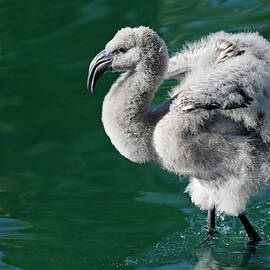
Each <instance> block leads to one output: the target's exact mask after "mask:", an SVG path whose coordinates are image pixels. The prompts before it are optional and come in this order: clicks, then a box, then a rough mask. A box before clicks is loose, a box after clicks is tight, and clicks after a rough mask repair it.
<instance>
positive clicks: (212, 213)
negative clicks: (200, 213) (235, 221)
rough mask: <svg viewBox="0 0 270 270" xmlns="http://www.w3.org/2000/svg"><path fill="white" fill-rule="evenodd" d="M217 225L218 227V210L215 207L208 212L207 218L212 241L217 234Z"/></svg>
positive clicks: (208, 231)
mask: <svg viewBox="0 0 270 270" xmlns="http://www.w3.org/2000/svg"><path fill="white" fill-rule="evenodd" d="M215 225H216V209H215V207H214V208H213V209H211V210H208V217H207V234H208V238H210V239H212V238H213V237H214V233H215Z"/></svg>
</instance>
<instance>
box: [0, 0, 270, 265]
mask: <svg viewBox="0 0 270 270" xmlns="http://www.w3.org/2000/svg"><path fill="white" fill-rule="evenodd" d="M0 3H1V9H0V18H1V19H0V85H1V93H0V111H1V114H0V115H1V116H0V142H1V151H0V157H1V163H0V172H1V173H0V191H1V192H0V240H1V241H0V268H1V269H10V270H11V269H12V270H15V269H16V270H17V269H24V270H28V269H29V270H30V269H35V270H36V269H39V270H42V269H44V270H45V269H46V270H48V269H50V270H60V269H61V270H62V269H63V270H64V269H65V270H68V269H77V270H80V269H92V270H95V269H104V270H109V269H123V270H125V269H136V270H148V269H149V270H152V269H155V270H176V269H200V270H202V269H227V270H228V269H237V270H238V269H269V268H270V246H269V244H270V240H269V239H270V226H269V224H270V220H269V214H270V200H269V195H270V193H269V191H266V192H265V193H263V194H261V195H260V196H257V197H254V198H252V200H251V203H250V204H249V206H248V209H247V215H248V217H249V218H250V220H251V221H252V223H253V224H254V226H255V227H256V228H257V229H258V231H259V233H260V234H261V235H262V238H263V241H262V243H261V244H260V245H259V246H258V247H257V249H256V252H254V251H253V250H250V249H249V248H248V247H247V246H246V244H245V241H246V236H245V232H244V230H243V228H242V227H241V224H240V222H239V221H238V220H237V219H236V218H232V217H226V216H220V217H219V218H218V219H217V229H218V231H219V232H220V233H219V235H218V236H217V239H216V240H215V241H214V245H213V246H210V247H204V248H198V244H199V243H200V241H202V240H203V238H204V235H205V224H206V213H205V212H201V211H200V210H199V209H198V208H196V207H195V206H194V205H192V204H191V202H190V199H189V197H188V195H187V194H184V193H183V191H184V188H185V186H186V184H187V180H185V179H182V180H181V181H180V180H179V178H178V177H177V176H175V175H172V174H169V173H167V172H165V171H162V170H161V169H160V168H159V167H157V166H155V165H152V164H144V165H138V164H133V163H131V162H129V161H128V160H126V159H124V158H123V157H121V156H120V155H119V154H118V153H117V151H116V150H115V149H114V148H113V147H112V145H111V144H110V142H109V139H108V138H107V137H106V135H105V133H104V131H103V127H102V124H101V121H100V115H101V106H102V100H103V97H104V95H105V93H106V91H107V89H108V88H109V86H110V85H111V84H112V82H113V81H114V80H115V78H116V75H115V74H106V76H104V77H103V78H102V80H101V81H100V82H99V84H98V86H97V89H96V90H97V91H96V93H95V95H94V96H90V95H89V94H88V93H87V91H86V77H87V69H88V64H89V62H90V59H91V58H93V57H94V56H95V55H96V53H97V52H99V51H100V50H102V49H103V48H104V45H105V43H106V42H107V41H108V40H110V39H111V38H112V36H113V35H114V33H115V32H116V31H117V30H118V29H119V28H121V27H124V26H131V27H134V26H139V25H148V26H150V27H152V28H153V29H154V30H156V31H157V32H158V33H159V34H160V36H162V38H163V39H164V40H165V41H166V43H167V45H168V47H169V50H170V53H173V52H175V51H177V50H178V49H179V48H181V45H182V44H183V43H185V42H186V41H192V40H196V39H199V38H200V37H201V36H203V35H206V34H208V33H209V32H214V31H219V30H225V31H233V32H236V31H242V30H252V31H259V32H260V33H261V34H263V35H264V36H265V37H266V38H269V37H270V2H269V1H268V0H256V1H255V0H245V1H244V0H234V1H225V0H223V1H222V0H219V1H218V0H206V1H195V0H190V1H177V0H163V1H161V0H159V1H158V0H157V1H155V0H150V1H142V0H137V1H128V2H127V1H124V0H115V1H112V0H94V1H90V0H88V1H86V0H77V1H67V0H65V1H63V0H58V1H54V2H52V1H51V2H46V1H33V0H26V1H21V2H20V1H15V0H8V1H7V0H1V1H0ZM169 87H170V84H169V83H167V84H165V85H163V86H162V87H161V89H160V93H159V94H158V96H157V99H156V100H155V102H156V103H157V102H161V101H162V99H163V98H164V97H165V96H166V91H167V90H168V88H169Z"/></svg>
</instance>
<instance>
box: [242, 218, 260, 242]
mask: <svg viewBox="0 0 270 270" xmlns="http://www.w3.org/2000/svg"><path fill="white" fill-rule="evenodd" d="M238 217H239V219H240V221H241V222H242V224H243V226H244V228H245V230H246V232H247V235H248V242H249V243H250V244H256V243H257V242H259V241H261V240H262V239H261V237H260V236H259V235H258V233H257V232H256V231H255V229H254V228H253V227H252V225H251V224H250V222H249V221H248V219H247V217H246V216H245V214H243V213H242V214H239V215H238Z"/></svg>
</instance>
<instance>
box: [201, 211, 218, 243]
mask: <svg viewBox="0 0 270 270" xmlns="http://www.w3.org/2000/svg"><path fill="white" fill-rule="evenodd" d="M215 214H216V210H215V208H213V209H211V210H208V216H207V229H206V233H207V234H206V238H205V239H204V240H203V241H202V242H201V243H200V245H199V246H200V247H202V246H205V245H206V246H209V245H211V244H212V243H211V240H213V238H214V234H215V233H216V231H215V223H216V222H215V219H216V215H215Z"/></svg>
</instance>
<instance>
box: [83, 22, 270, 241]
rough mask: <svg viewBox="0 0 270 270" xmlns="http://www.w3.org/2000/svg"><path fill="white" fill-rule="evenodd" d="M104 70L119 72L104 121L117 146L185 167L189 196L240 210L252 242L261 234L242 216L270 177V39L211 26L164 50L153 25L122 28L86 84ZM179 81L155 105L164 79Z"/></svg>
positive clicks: (170, 166)
mask: <svg viewBox="0 0 270 270" xmlns="http://www.w3.org/2000/svg"><path fill="white" fill-rule="evenodd" d="M107 71H112V72H122V74H121V75H120V76H119V78H118V79H117V80H116V82H115V83H114V84H113V85H112V86H111V88H110V90H109V92H108V93H107V95H106V97H105V99H104V102H103V110H102V122H103V125H104V128H105V131H106V133H107V135H108V136H109V137H110V139H111V142H112V144H113V145H114V146H115V148H116V149H117V150H118V151H119V152H120V153H121V154H122V155H123V156H125V157H126V158H128V159H129V160H131V161H133V162H137V163H143V162H154V163H157V164H159V165H160V166H162V167H163V168H165V169H167V170H168V171H171V172H174V173H176V174H178V175H186V176H188V177H189V179H190V182H189V184H188V186H187V188H186V192H188V193H189V194H190V196H191V200H192V202H193V203H194V204H195V205H197V206H199V207H200V209H202V210H208V227H207V228H208V229H207V231H208V235H209V236H210V237H212V236H213V234H214V230H215V211H216V210H217V211H219V212H223V213H225V214H228V215H232V216H238V217H239V218H240V220H241V222H242V223H243V225H244V227H245V230H246V232H247V235H248V240H249V242H252V243H256V242H258V241H260V240H261V238H260V236H259V235H258V234H257V232H256V231H255V229H254V228H253V227H252V226H251V224H250V223H249V221H248V219H247V218H246V216H245V215H244V213H243V212H244V210H245V209H246V204H247V202H248V200H249V198H250V196H251V195H253V194H255V193H256V192H257V191H259V190H261V189H262V188H263V187H264V186H265V185H267V181H268V179H269V175H270V154H269V147H268V142H269V141H270V125H269V124H270V43H269V42H267V41H266V40H265V39H264V38H263V37H261V36H260V35H258V34H257V33H248V32H246V33H238V34H230V33H225V32H218V33H214V34H210V35H209V36H207V37H206V38H203V39H201V40H200V41H198V42H195V43H193V44H189V45H187V46H186V47H185V48H184V49H183V50H182V51H180V52H179V53H177V54H176V55H174V56H173V57H171V58H170V59H169V58H168V51H167V47H166V44H165V42H164V41H163V40H162V39H161V38H160V37H159V36H158V35H157V34H156V33H155V32H154V31H153V30H151V29H149V28H148V27H143V26H141V27H138V28H123V29H121V30H120V31H118V32H117V33H116V35H115V36H114V38H113V39H112V40H111V41H109V42H108V43H107V45H106V47H105V50H103V51H102V52H100V53H99V54H98V55H97V56H96V57H95V58H94V59H93V61H92V62H91V64H90V66H89V74H88V82H87V84H88V89H89V90H91V91H92V92H93V91H94V89H95V86H96V82H97V81H98V79H99V78H100V77H101V76H102V74H103V73H105V72H107ZM171 78H175V79H177V80H179V83H178V85H177V86H175V87H173V89H171V90H170V94H169V95H170V98H169V99H168V100H166V101H165V102H164V103H162V104H161V105H159V106H157V107H156V108H154V109H151V102H152V100H153V97H154V94H155V92H156V91H157V90H158V87H159V85H160V84H161V83H162V82H163V81H164V79H171Z"/></svg>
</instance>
